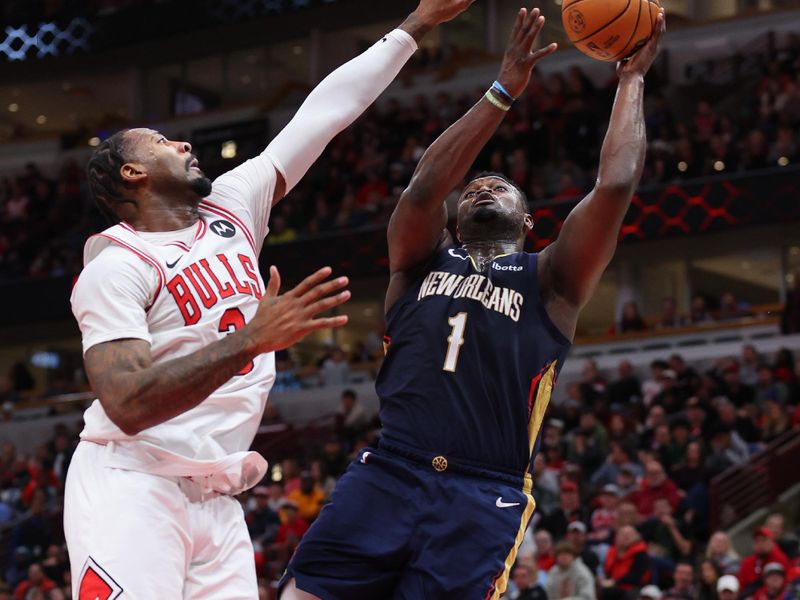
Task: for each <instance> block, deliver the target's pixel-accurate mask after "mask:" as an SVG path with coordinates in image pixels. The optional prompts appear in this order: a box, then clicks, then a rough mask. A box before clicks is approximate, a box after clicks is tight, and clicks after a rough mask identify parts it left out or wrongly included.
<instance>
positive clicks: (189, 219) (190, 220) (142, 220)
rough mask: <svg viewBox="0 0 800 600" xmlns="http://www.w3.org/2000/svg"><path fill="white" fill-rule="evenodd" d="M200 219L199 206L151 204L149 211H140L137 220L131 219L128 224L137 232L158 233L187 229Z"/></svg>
mask: <svg viewBox="0 0 800 600" xmlns="http://www.w3.org/2000/svg"><path fill="white" fill-rule="evenodd" d="M199 219H200V215H199V213H198V211H197V205H196V204H194V203H192V204H184V205H180V206H166V205H163V204H154V205H152V204H151V205H149V206H148V207H147V210H143V211H138V212H137V215H136V218H134V219H129V220H128V222H129V223H130V225H131V226H132V227H133V228H134V229H135V230H136V231H148V232H156V231H177V230H179V229H186V228H187V227H191V226H192V225H194V224H196V223H197V221H198V220H199Z"/></svg>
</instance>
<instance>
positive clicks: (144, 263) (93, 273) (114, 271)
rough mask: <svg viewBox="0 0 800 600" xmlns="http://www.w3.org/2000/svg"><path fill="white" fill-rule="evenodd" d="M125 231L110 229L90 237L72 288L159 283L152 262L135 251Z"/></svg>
mask: <svg viewBox="0 0 800 600" xmlns="http://www.w3.org/2000/svg"><path fill="white" fill-rule="evenodd" d="M128 237H129V236H128V235H127V233H126V230H125V229H124V228H122V227H120V226H118V225H117V226H114V227H110V228H108V229H106V230H105V231H102V232H100V233H99V234H96V235H93V236H91V237H90V238H89V239H88V240H86V244H85V246H84V267H83V270H82V271H81V274H80V275H79V277H78V282H77V284H76V285H113V284H114V282H116V281H121V280H131V279H134V280H138V281H139V282H141V284H143V285H145V286H149V285H150V284H151V283H153V282H156V281H157V280H158V279H159V269H158V268H157V266H156V264H155V261H154V260H152V259H150V258H148V257H147V255H146V254H145V252H144V251H143V250H141V249H138V248H136V247H135V246H134V245H133V241H132V240H130V239H128Z"/></svg>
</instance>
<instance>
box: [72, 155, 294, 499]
mask: <svg viewBox="0 0 800 600" xmlns="http://www.w3.org/2000/svg"><path fill="white" fill-rule="evenodd" d="M278 168H280V167H278ZM275 182H276V166H275V161H274V159H271V158H270V157H269V156H268V155H267V154H266V152H265V153H264V154H262V155H261V156H259V157H256V158H254V159H251V160H249V161H247V162H246V163H244V164H243V165H241V166H239V167H237V168H236V169H234V170H232V171H230V172H228V173H226V174H224V175H222V176H221V177H219V178H218V179H217V180H216V181H215V182H214V185H213V190H212V193H211V195H210V196H209V197H208V198H206V199H205V200H203V201H202V202H201V203H200V206H199V213H200V220H199V222H198V223H197V224H196V225H194V226H192V227H190V228H187V229H184V230H179V231H172V232H158V233H144V232H137V231H135V230H134V229H133V228H132V227H130V226H129V225H127V224H126V223H121V224H119V225H116V226H114V227H111V228H109V229H106V230H105V231H103V232H102V233H100V234H98V235H95V236H93V237H91V238H90V239H89V240H88V241H87V242H86V247H85V250H84V270H83V272H82V273H81V275H80V278H79V279H78V282H77V284H76V285H75V288H74V290H73V293H72V310H73V312H74V314H75V317H76V318H77V320H78V324H79V325H80V328H81V333H82V336H83V351H84V354H85V353H86V351H87V350H88V349H89V348H91V347H92V346H95V345H96V344H100V343H103V342H108V341H112V340H117V339H123V338H137V339H142V340H146V341H148V342H149V343H150V345H151V354H152V357H153V362H154V363H155V364H157V363H159V362H164V361H168V360H171V359H174V358H178V357H181V356H185V355H187V354H191V353H192V352H195V351H197V350H199V349H200V348H203V347H205V346H207V345H209V344H211V343H213V342H215V341H216V340H219V339H220V337H221V336H225V335H228V334H229V333H231V332H232V331H234V330H236V329H239V328H241V327H243V326H244V324H245V323H246V322H247V321H248V320H249V319H251V318H252V317H253V315H254V314H255V312H256V309H257V307H258V301H259V298H261V296H262V295H263V293H264V289H265V286H264V282H263V280H262V278H261V275H260V274H259V270H258V256H259V253H260V251H261V246H262V243H263V240H264V238H265V237H266V234H267V231H268V227H267V223H268V220H269V212H270V208H271V199H272V195H273V193H274V189H275ZM274 379H275V357H274V355H273V354H271V353H270V354H262V355H260V356H258V357H257V358H256V359H255V360H254V361H253V362H252V363H251V364H249V365H247V366H245V368H244V369H242V371H241V372H240V373H239V374H238V375H236V376H235V377H233V378H232V379H230V380H229V381H228V382H227V383H225V384H223V385H222V386H221V387H220V388H219V389H217V390H216V391H215V392H214V393H213V394H211V396H209V397H208V398H207V399H206V400H204V401H203V402H202V403H201V404H199V405H198V406H196V407H195V408H193V409H191V410H189V411H187V412H185V413H183V414H181V415H178V416H177V417H174V418H173V419H170V420H169V421H166V422H164V423H161V424H160V425H156V426H155V427H151V428H149V429H146V430H144V431H141V432H140V433H139V434H137V435H135V436H128V435H126V434H125V433H123V432H122V431H121V430H120V429H119V428H118V427H117V426H116V425H114V423H113V422H112V421H111V419H109V418H108V416H107V415H106V413H105V411H104V410H103V407H102V405H101V404H100V402H99V400H95V401H94V403H93V404H92V405H91V407H90V408H89V409H88V410H87V411H86V413H85V414H84V420H85V427H84V429H83V432H82V433H81V438H82V439H84V440H89V441H94V442H97V443H101V444H106V445H107V446H110V448H109V450H110V455H111V458H110V462H109V464H110V466H115V467H118V468H125V469H129V470H136V471H143V472H148V473H154V474H159V475H166V476H191V477H193V478H197V479H199V480H201V481H204V482H205V483H204V485H205V487H207V488H208V489H210V490H214V491H219V492H223V493H232V494H235V493H238V492H240V491H242V490H244V489H247V488H248V487H251V486H252V485H255V484H256V483H257V482H258V481H259V480H260V479H261V478H262V477H263V475H264V474H265V472H266V468H267V464H266V461H265V460H264V459H263V458H262V457H261V456H260V455H258V454H257V453H254V452H247V450H248V448H249V447H250V444H251V443H252V441H253V438H254V437H255V434H256V430H257V429H258V425H259V423H260V421H261V416H262V414H263V411H264V407H265V405H266V401H267V394H268V393H269V390H270V388H271V387H272V384H273V381H274Z"/></svg>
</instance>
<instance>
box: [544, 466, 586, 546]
mask: <svg viewBox="0 0 800 600" xmlns="http://www.w3.org/2000/svg"><path fill="white" fill-rule="evenodd" d="M558 504H559V506H558V508H557V509H555V510H554V511H552V512H550V513H549V514H547V515H546V516H545V517H544V518H543V519H542V522H541V523H540V524H539V527H541V528H542V529H546V530H547V531H549V532H550V533H551V534H552V535H553V537H554V538H555V539H557V540H560V539H562V538H563V537H564V536H565V535H566V533H567V525H568V524H569V523H573V522H575V521H581V522H584V523H585V522H586V520H587V517H588V515H587V514H586V509H585V508H584V507H583V505H582V504H581V497H580V493H579V492H578V484H577V483H575V482H574V481H570V480H564V481H562V482H561V487H560V494H559V499H558Z"/></svg>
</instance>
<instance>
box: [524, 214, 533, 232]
mask: <svg viewBox="0 0 800 600" xmlns="http://www.w3.org/2000/svg"><path fill="white" fill-rule="evenodd" d="M525 229H526V231H530V230H531V229H533V215H529V214H526V215H525Z"/></svg>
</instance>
